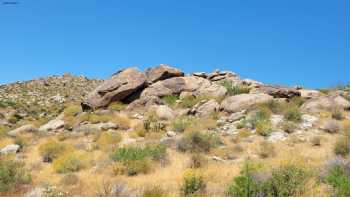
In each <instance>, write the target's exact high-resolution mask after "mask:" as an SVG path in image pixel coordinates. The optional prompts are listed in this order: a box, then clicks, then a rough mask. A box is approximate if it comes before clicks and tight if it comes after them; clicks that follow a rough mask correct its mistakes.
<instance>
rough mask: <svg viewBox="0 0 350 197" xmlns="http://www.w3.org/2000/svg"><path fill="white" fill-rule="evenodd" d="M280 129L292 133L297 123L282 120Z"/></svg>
mask: <svg viewBox="0 0 350 197" xmlns="http://www.w3.org/2000/svg"><path fill="white" fill-rule="evenodd" d="M282 129H283V131H284V132H286V133H294V131H295V130H296V129H297V125H296V124H295V122H292V121H284V122H283V124H282Z"/></svg>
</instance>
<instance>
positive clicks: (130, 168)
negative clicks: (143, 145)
mask: <svg viewBox="0 0 350 197" xmlns="http://www.w3.org/2000/svg"><path fill="white" fill-rule="evenodd" d="M124 166H125V172H126V174H127V175H128V176H135V175H138V174H147V173H148V172H149V171H150V170H151V162H150V160H149V159H141V160H134V161H126V162H125V163H124Z"/></svg>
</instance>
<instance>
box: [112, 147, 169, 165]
mask: <svg viewBox="0 0 350 197" xmlns="http://www.w3.org/2000/svg"><path fill="white" fill-rule="evenodd" d="M165 154H166V146H164V145H161V144H155V145H147V146H146V147H144V148H142V147H126V148H118V149H116V150H115V151H114V152H113V153H112V155H111V158H112V159H113V160H114V161H120V162H126V161H136V160H143V159H145V158H147V157H150V158H152V159H158V158H161V157H164V156H165Z"/></svg>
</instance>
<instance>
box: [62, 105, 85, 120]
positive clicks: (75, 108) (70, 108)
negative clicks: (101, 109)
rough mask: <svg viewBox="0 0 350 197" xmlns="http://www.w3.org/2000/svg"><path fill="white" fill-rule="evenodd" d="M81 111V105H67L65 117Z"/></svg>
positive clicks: (64, 112)
mask: <svg viewBox="0 0 350 197" xmlns="http://www.w3.org/2000/svg"><path fill="white" fill-rule="evenodd" d="M80 112H81V107H80V105H69V106H67V107H66V108H65V109H64V111H63V114H64V116H65V117H69V116H73V117H74V116H76V115H78V114H79V113H80Z"/></svg>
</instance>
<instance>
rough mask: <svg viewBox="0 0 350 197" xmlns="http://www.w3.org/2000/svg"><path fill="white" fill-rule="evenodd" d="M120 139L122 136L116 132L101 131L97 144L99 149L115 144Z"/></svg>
mask: <svg viewBox="0 0 350 197" xmlns="http://www.w3.org/2000/svg"><path fill="white" fill-rule="evenodd" d="M121 140H122V136H121V134H120V133H117V132H103V133H101V134H100V136H99V138H98V140H97V145H98V147H99V148H101V149H108V148H110V147H111V146H113V145H117V144H118V143H119V142H120V141H121Z"/></svg>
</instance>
